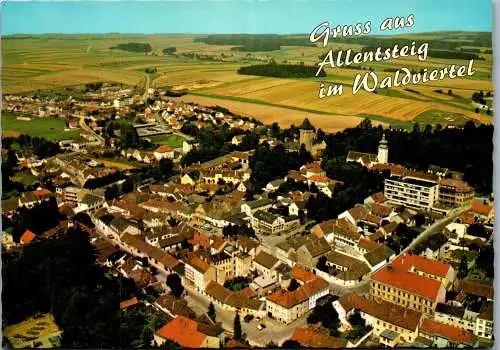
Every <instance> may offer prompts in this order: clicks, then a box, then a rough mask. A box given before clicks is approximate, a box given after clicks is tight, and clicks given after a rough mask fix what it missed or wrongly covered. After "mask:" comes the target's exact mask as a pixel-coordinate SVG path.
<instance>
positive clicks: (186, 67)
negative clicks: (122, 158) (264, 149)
mask: <svg viewBox="0 0 500 350" xmlns="http://www.w3.org/2000/svg"><path fill="white" fill-rule="evenodd" d="M473 35H474V34H471V33H462V34H460V33H458V34H457V33H433V34H432V35H431V34H429V35H427V34H419V35H413V36H412V35H405V36H404V38H407V39H410V40H426V39H428V40H436V38H440V39H441V40H448V39H447V38H449V40H451V41H453V40H462V41H463V42H467V41H470V45H469V46H463V47H459V48H457V50H472V51H473V52H478V51H479V52H480V53H478V55H479V56H481V58H483V60H475V62H474V69H475V72H476V74H475V75H474V76H472V77H471V78H469V79H463V78H457V79H447V80H440V81H432V82H427V83H425V84H422V85H409V86H405V87H399V88H391V89H377V91H376V93H368V92H364V91H362V92H358V93H357V94H356V95H352V93H351V85H352V82H353V80H354V75H355V74H357V73H361V74H364V73H366V72H367V71H368V69H371V70H373V71H375V73H376V74H377V75H378V76H379V79H382V78H383V77H386V76H390V75H392V74H393V72H392V71H393V70H395V69H400V68H402V67H406V68H408V69H412V70H415V71H418V70H420V69H422V68H428V69H435V68H440V67H445V66H448V65H450V64H457V65H462V64H466V63H467V61H466V60H462V59H443V58H433V57H429V58H428V59H427V61H425V62H421V61H419V60H418V59H417V58H416V57H405V58H399V59H396V60H392V61H382V62H370V63H367V64H365V65H364V66H362V67H350V68H335V69H332V68H326V69H325V71H326V77H321V78H319V77H310V78H274V77H263V76H254V75H240V74H238V73H237V70H238V69H239V68H240V67H242V66H248V65H253V64H265V63H267V62H268V61H269V60H271V59H272V60H274V61H275V62H277V63H280V64H283V63H285V64H301V62H303V63H304V64H305V65H309V66H312V65H316V64H317V63H318V62H319V61H320V59H319V57H318V56H320V55H321V54H322V53H323V52H326V51H327V50H329V49H330V48H332V49H334V50H340V49H343V50H346V49H348V48H352V49H353V50H360V49H361V48H362V46H360V45H357V44H354V43H332V44H331V45H329V46H328V47H326V48H321V47H313V46H281V48H280V49H279V50H274V51H240V50H234V46H232V45H211V44H207V43H205V42H200V41H194V39H195V38H196V36H189V35H147V36H146V35H119V34H109V35H45V36H26V37H22V36H14V37H6V38H4V40H2V52H3V67H2V84H3V86H2V88H3V91H4V93H22V92H33V91H37V90H50V89H58V88H61V87H68V86H76V85H81V84H84V83H88V82H98V81H109V82H117V83H122V84H125V85H130V86H137V87H141V86H143V85H144V83H145V80H146V79H145V70H146V69H147V68H156V73H154V74H153V75H152V76H151V78H152V79H151V80H152V83H151V84H152V87H155V88H157V89H173V90H182V91H185V92H187V95H184V96H182V97H180V99H183V100H186V101H192V102H198V103H200V104H207V105H219V106H222V107H226V108H229V109H232V110H234V112H237V113H240V114H242V115H246V116H252V117H255V118H257V119H260V120H262V121H263V122H266V123H267V122H272V121H278V122H279V123H280V124H283V125H290V124H292V123H294V124H297V123H298V122H299V121H300V120H302V119H303V118H304V116H306V115H307V116H309V117H310V119H311V120H312V121H313V123H314V124H315V125H316V126H317V127H321V128H323V129H325V130H330V131H335V130H341V129H343V128H346V127H351V126H354V125H356V124H357V123H359V121H360V120H361V118H363V117H365V116H369V117H370V118H371V119H373V120H374V121H378V122H380V123H383V124H384V125H387V124H398V123H402V124H404V125H408V126H410V125H411V123H413V122H419V123H422V122H424V121H428V122H430V123H433V124H437V123H441V124H442V125H446V124H449V123H458V122H463V121H464V120H468V119H473V120H475V121H477V122H482V123H491V122H492V117H491V116H489V115H486V113H485V112H484V111H481V112H480V113H476V112H475V108H474V107H473V106H472V105H471V97H472V94H473V93H474V92H476V91H480V90H482V91H484V92H487V91H492V90H493V84H492V78H491V67H492V57H491V56H492V55H491V54H490V53H489V51H486V50H490V49H491V47H476V46H474V43H475V42H476V41H477V40H475V38H474V36H473ZM398 38H401V37H398ZM131 42H134V43H136V42H137V43H149V44H150V45H151V48H152V51H151V52H149V54H145V53H144V52H130V51H123V50H118V49H112V47H114V46H117V45H118V44H121V43H131ZM167 47H175V48H176V52H175V56H174V55H162V50H163V49H165V48H167ZM430 49H433V50H436V49H437V50H439V49H440V48H439V47H435V46H431V47H430ZM353 68H354V69H353ZM321 82H324V83H325V84H333V83H343V84H344V93H343V95H342V96H334V97H326V98H323V99H320V98H318V89H319V86H320V83H321ZM450 90H451V92H450Z"/></svg>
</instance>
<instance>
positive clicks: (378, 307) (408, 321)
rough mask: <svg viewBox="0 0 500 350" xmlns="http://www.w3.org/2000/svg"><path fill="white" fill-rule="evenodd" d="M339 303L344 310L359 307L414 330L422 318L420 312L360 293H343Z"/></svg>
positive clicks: (384, 319) (382, 318) (368, 312)
mask: <svg viewBox="0 0 500 350" xmlns="http://www.w3.org/2000/svg"><path fill="white" fill-rule="evenodd" d="M339 303H340V305H342V307H343V308H344V310H346V312H348V311H350V310H352V309H359V310H361V311H362V312H364V313H366V314H368V315H370V316H372V317H375V318H377V319H379V320H382V321H385V322H388V323H390V324H393V325H395V326H398V327H401V328H404V329H407V330H411V331H415V330H416V328H417V326H418V325H419V323H420V319H421V318H422V313H421V312H418V311H414V310H410V309H407V308H405V307H402V306H399V305H397V304H393V303H390V302H388V301H379V302H377V301H374V300H371V299H367V298H364V297H362V296H360V295H356V294H351V295H344V296H341V297H340V298H339Z"/></svg>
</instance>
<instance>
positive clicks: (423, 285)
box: [370, 253, 455, 315]
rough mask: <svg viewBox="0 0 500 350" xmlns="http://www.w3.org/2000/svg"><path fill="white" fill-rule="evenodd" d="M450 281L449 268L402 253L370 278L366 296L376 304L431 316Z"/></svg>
mask: <svg viewBox="0 0 500 350" xmlns="http://www.w3.org/2000/svg"><path fill="white" fill-rule="evenodd" d="M454 280H455V271H454V270H453V268H452V267H451V266H450V265H449V264H446V263H442V262H439V261H435V260H431V259H427V258H425V257H422V256H417V255H412V254H409V253H404V254H402V255H401V256H399V257H398V258H397V259H395V260H394V261H393V262H392V263H391V264H389V265H387V266H385V267H384V268H382V269H381V270H379V271H378V272H377V273H375V274H374V275H373V276H372V281H371V290H370V293H371V295H372V296H373V297H374V298H375V299H376V300H386V301H390V302H393V303H396V304H398V305H401V306H403V307H406V308H409V309H412V310H416V311H419V312H423V313H425V314H428V315H433V314H434V311H435V310H436V306H437V303H439V302H442V303H444V302H445V299H446V289H447V287H451V286H452V283H453V281H454Z"/></svg>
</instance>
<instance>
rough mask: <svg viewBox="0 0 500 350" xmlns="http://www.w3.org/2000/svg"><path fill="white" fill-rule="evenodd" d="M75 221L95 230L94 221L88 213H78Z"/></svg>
mask: <svg viewBox="0 0 500 350" xmlns="http://www.w3.org/2000/svg"><path fill="white" fill-rule="evenodd" d="M73 221H76V222H78V223H80V224H82V225H84V226H87V227H89V228H94V227H95V225H94V223H93V222H92V219H91V218H90V216H89V215H88V214H87V213H78V214H76V215H75V216H74V217H73Z"/></svg>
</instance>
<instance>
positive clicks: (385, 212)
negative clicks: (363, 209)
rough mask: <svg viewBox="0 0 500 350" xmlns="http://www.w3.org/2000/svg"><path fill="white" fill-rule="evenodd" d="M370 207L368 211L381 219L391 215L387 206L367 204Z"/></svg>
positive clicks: (390, 209) (390, 210)
mask: <svg viewBox="0 0 500 350" xmlns="http://www.w3.org/2000/svg"><path fill="white" fill-rule="evenodd" d="M368 206H369V207H370V211H371V212H372V214H374V215H377V216H379V217H381V218H384V217H386V216H389V215H390V214H391V213H392V208H391V207H388V206H387V205H383V204H380V203H370V204H368Z"/></svg>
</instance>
